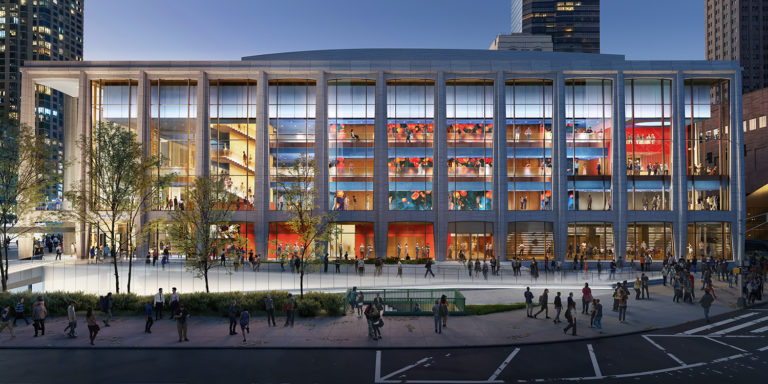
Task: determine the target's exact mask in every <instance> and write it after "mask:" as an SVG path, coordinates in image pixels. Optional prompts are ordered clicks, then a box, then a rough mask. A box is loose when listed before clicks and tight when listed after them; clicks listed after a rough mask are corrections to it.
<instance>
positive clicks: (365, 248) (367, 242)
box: [327, 222, 376, 260]
mask: <svg viewBox="0 0 768 384" xmlns="http://www.w3.org/2000/svg"><path fill="white" fill-rule="evenodd" d="M336 225H337V226H338V229H339V231H338V233H337V235H336V236H334V237H333V238H332V239H331V241H329V243H328V247H329V248H328V250H327V252H328V255H329V256H328V257H330V258H341V259H342V260H351V259H352V260H353V259H359V258H361V257H365V258H373V257H376V247H375V246H374V243H373V223H366V222H337V223H336Z"/></svg>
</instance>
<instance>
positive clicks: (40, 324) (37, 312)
mask: <svg viewBox="0 0 768 384" xmlns="http://www.w3.org/2000/svg"><path fill="white" fill-rule="evenodd" d="M46 317H48V309H47V308H46V307H45V301H43V297H42V296H38V297H37V301H35V302H34V303H33V304H32V321H33V326H34V327H35V337H37V333H38V331H39V332H41V336H44V335H45V318H46Z"/></svg>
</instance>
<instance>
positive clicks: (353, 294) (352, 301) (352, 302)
mask: <svg viewBox="0 0 768 384" xmlns="http://www.w3.org/2000/svg"><path fill="white" fill-rule="evenodd" d="M347 302H348V303H349V310H350V312H352V314H353V315H354V314H355V307H356V306H357V287H352V290H351V291H349V295H348V296H347Z"/></svg>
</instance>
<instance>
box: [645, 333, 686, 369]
mask: <svg viewBox="0 0 768 384" xmlns="http://www.w3.org/2000/svg"><path fill="white" fill-rule="evenodd" d="M649 336H650V335H643V338H644V339H645V340H646V341H648V342H649V343H651V344H653V346H654V347H656V348H658V349H660V350H661V351H662V352H664V353H666V354H667V356H669V358H670V359H672V360H674V361H675V362H677V363H678V364H680V365H685V362H684V361H682V360H680V359H678V358H677V356H675V355H673V354H671V353H669V352H667V351H666V350H665V349H664V347H662V346H661V345H659V344H658V343H656V342H654V341H653V340H651V338H650V337H649Z"/></svg>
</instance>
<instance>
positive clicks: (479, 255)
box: [447, 221, 494, 261]
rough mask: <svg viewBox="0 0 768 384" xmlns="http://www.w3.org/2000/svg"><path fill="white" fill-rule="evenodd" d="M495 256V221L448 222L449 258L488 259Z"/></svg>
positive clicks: (462, 259)
mask: <svg viewBox="0 0 768 384" xmlns="http://www.w3.org/2000/svg"><path fill="white" fill-rule="evenodd" d="M493 257H494V249H493V223H487V222H483V221H467V222H454V223H448V256H447V259H448V260H461V261H466V260H479V259H483V260H486V259H488V258H493Z"/></svg>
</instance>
